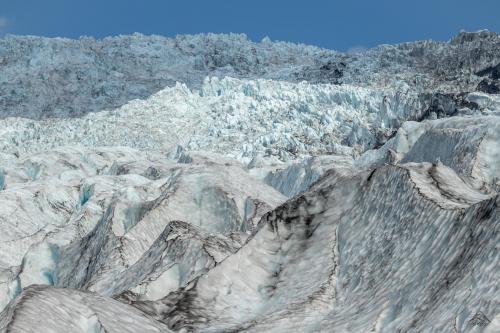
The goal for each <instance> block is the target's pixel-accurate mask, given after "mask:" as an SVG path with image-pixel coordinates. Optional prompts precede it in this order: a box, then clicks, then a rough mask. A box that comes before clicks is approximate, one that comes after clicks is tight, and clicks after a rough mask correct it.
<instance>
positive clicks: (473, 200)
mask: <svg viewBox="0 0 500 333" xmlns="http://www.w3.org/2000/svg"><path fill="white" fill-rule="evenodd" d="M499 64H500V37H499V35H498V34H496V33H493V32H488V31H479V32H475V33H469V32H461V33H459V34H458V35H457V36H455V37H453V38H452V39H451V40H450V41H448V42H434V41H418V42H411V43H403V44H399V45H382V46H379V47H376V48H374V49H370V50H367V51H365V52H362V53H355V54H343V53H340V52H335V51H330V50H324V49H320V48H316V47H311V46H305V45H296V44H291V43H285V42H273V41H270V40H269V39H267V38H266V39H264V40H263V41H261V42H259V43H254V42H251V41H249V40H248V39H247V38H246V37H245V36H244V35H235V34H231V35H214V34H202V35H194V36H177V37H175V38H164V37H161V36H144V35H140V34H134V35H132V36H119V37H110V38H105V39H103V40H94V39H92V38H81V39H79V40H69V39H61V38H58V39H50V38H42V37H33V36H29V37H19V36H7V37H4V38H0V73H2V75H1V76H0V225H1V226H2V228H1V231H2V232H1V235H0V254H1V255H0V310H2V312H1V313H0V331H1V332H54V333H56V332H100V333H104V332H106V333H112V332H332V331H335V332H453V333H455V332H484V333H488V332H489V333H492V332H498V330H499V327H500V289H499V288H500V287H499V286H500V283H499V282H500V248H499V244H500V236H499V235H500V230H499V227H500V223H499V222H500V210H499V207H500V201H499V200H500V199H499V195H498V191H499V189H500V180H499V177H500V148H499V147H500V137H499V135H500V134H499V133H500V120H499V118H498V115H499V114H500V99H499V95H498V91H496V89H497V87H500V84H499V80H500V76H499V74H498V68H499V67H498V66H499Z"/></svg>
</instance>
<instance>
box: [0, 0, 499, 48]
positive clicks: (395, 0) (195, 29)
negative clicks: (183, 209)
mask: <svg viewBox="0 0 500 333" xmlns="http://www.w3.org/2000/svg"><path fill="white" fill-rule="evenodd" d="M460 29H465V30H469V31H470V30H473V31H475V30H478V29H489V30H492V31H497V32H500V0H360V1H356V0H343V1H336V0H330V1H327V0H321V1H320V0H308V1H296V0H286V1H285V0H245V1H240V0H225V1H223V0H178V1H169V0H0V34H6V33H11V34H20V35H26V34H30V35H42V36H51V37H53V36H61V37H71V38H78V37H79V36H81V35H87V36H94V37H98V38H100V37H104V36H109V35H117V34H130V33H133V32H141V33H144V34H159V35H166V36H175V35H176V34H185V33H189V34H191V33H199V32H238V33H240V32H241V33H245V34H247V35H248V37H249V38H250V39H252V40H255V41H259V40H261V39H262V38H263V37H265V36H269V37H270V38H271V39H273V40H286V41H292V42H302V43H306V44H314V45H318V46H322V47H327V48H333V49H337V50H347V49H349V48H352V47H358V46H362V47H372V46H375V45H378V44H384V43H398V42H404V41H412V40H417V39H435V40H448V39H449V38H450V37H452V36H453V35H455V34H456V33H457V32H458V31H459V30H460Z"/></svg>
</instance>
